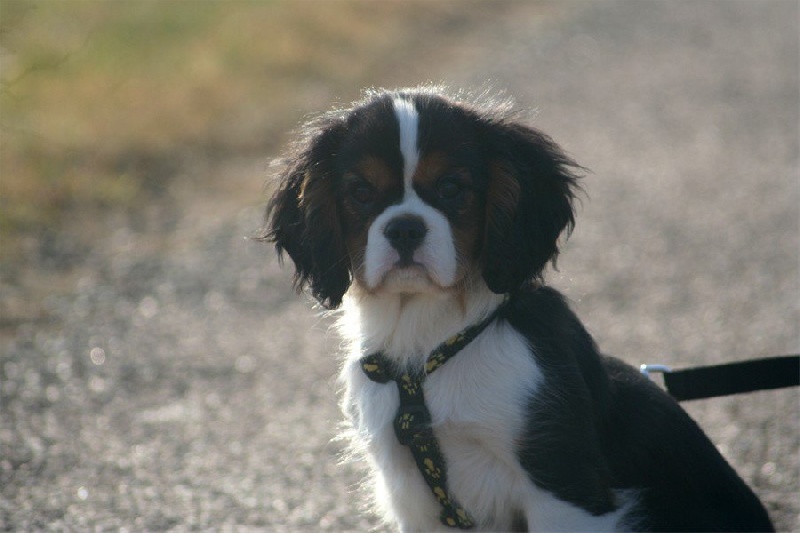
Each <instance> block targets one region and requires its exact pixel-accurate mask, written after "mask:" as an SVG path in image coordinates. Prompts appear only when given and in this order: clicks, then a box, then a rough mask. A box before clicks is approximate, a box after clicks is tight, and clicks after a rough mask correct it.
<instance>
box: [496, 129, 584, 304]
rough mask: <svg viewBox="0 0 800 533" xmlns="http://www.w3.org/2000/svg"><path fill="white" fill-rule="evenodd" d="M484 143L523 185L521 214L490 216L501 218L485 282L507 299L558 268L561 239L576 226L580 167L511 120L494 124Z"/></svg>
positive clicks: (549, 142) (545, 138)
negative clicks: (550, 267) (550, 266)
mask: <svg viewBox="0 0 800 533" xmlns="http://www.w3.org/2000/svg"><path fill="white" fill-rule="evenodd" d="M484 144H485V146H486V147H487V149H488V151H489V153H488V158H489V160H490V161H492V162H493V164H495V165H500V168H501V169H502V170H501V171H502V172H505V173H507V178H509V179H514V180H516V182H517V184H518V186H519V193H518V194H519V201H518V204H517V206H516V209H514V210H513V212H511V213H505V214H504V213H494V214H492V215H490V216H494V217H496V218H494V220H493V224H491V225H489V232H488V234H487V238H486V241H487V242H486V262H485V264H484V271H483V277H484V280H485V281H486V284H487V285H488V286H489V288H490V289H491V290H492V291H493V292H495V293H497V294H504V293H508V292H511V291H513V290H515V289H517V288H518V287H520V286H521V285H522V284H524V283H525V282H527V281H529V280H531V279H535V278H541V275H542V271H543V270H544V268H545V266H546V265H547V263H548V262H550V261H553V262H554V263H555V260H556V258H557V257H558V251H559V250H558V238H559V235H561V232H562V231H564V230H565V229H567V231H568V232H569V231H571V229H572V227H573V226H574V224H575V217H574V212H573V206H572V202H573V199H574V198H575V190H576V189H577V179H578V177H577V175H576V174H575V170H577V169H580V167H579V166H578V165H577V164H575V163H574V162H573V161H572V160H571V159H570V158H569V157H567V156H566V155H565V154H564V153H563V152H562V151H561V149H560V148H559V147H558V146H557V145H556V144H555V143H554V142H553V141H552V140H551V139H550V138H549V137H548V136H547V135H545V134H543V133H541V132H540V131H537V130H535V129H533V128H529V127H526V126H523V125H520V124H517V123H514V122H510V121H505V120H504V121H496V122H492V123H490V124H489V125H488V127H486V131H485V143H484ZM495 178H496V176H495Z"/></svg>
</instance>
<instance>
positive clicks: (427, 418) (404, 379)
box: [361, 306, 502, 529]
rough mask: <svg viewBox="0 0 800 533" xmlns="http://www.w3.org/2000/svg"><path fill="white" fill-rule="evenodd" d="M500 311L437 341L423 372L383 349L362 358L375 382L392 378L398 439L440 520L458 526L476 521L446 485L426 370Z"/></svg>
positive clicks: (451, 353) (439, 363)
mask: <svg viewBox="0 0 800 533" xmlns="http://www.w3.org/2000/svg"><path fill="white" fill-rule="evenodd" d="M501 307H502V306H501ZM499 311H500V307H498V308H497V309H496V310H495V311H494V312H493V313H491V314H490V315H489V316H488V317H487V318H486V319H485V320H483V321H482V322H480V323H479V324H475V325H473V326H470V327H468V328H467V329H465V330H463V331H462V332H461V333H458V334H456V335H454V336H453V337H451V338H449V339H448V340H447V341H445V342H443V343H442V344H440V345H439V347H437V348H436V349H435V350H434V351H433V352H431V354H430V355H429V356H428V358H427V360H426V363H425V369H424V373H423V374H411V373H409V372H408V371H405V370H400V369H398V368H397V367H396V365H395V364H394V363H393V362H392V361H391V360H389V359H388V358H387V357H386V356H385V355H384V354H383V353H382V352H376V353H373V354H370V355H367V356H366V357H363V358H362V359H361V369H362V370H363V371H364V373H365V374H366V375H367V377H368V378H369V379H371V380H372V381H375V382H377V383H388V382H389V381H394V382H395V384H396V385H397V392H398V393H399V397H400V407H399V408H398V410H397V416H396V417H395V419H394V433H395V436H396V437H397V441H398V442H399V443H400V444H402V445H403V446H408V449H409V450H410V451H411V455H412V456H413V458H414V462H415V463H416V465H417V469H418V470H419V472H420V474H422V477H423V479H424V480H425V483H426V484H427V485H428V487H429V488H430V489H431V492H432V493H433V496H434V498H436V501H438V502H439V505H441V506H442V514H441V515H440V517H439V519H440V520H441V522H442V523H443V524H444V525H446V526H450V527H457V528H459V529H470V528H472V527H474V525H475V522H474V521H473V520H472V518H471V517H470V516H469V514H468V513H467V512H466V511H465V510H464V509H463V508H462V507H461V506H459V505H458V503H456V502H455V500H453V498H452V497H451V496H450V493H449V490H448V488H447V467H446V465H445V460H444V456H443V455H442V451H441V448H439V442H438V441H437V440H436V437H435V436H434V434H433V428H432V427H431V413H430V411H428V408H427V407H426V406H425V395H424V392H423V384H424V382H425V377H426V376H427V375H428V374H430V373H432V372H433V371H435V370H436V369H437V368H440V367H441V366H442V365H444V364H445V363H446V362H447V361H448V360H450V358H451V357H453V356H454V355H456V354H457V353H458V352H459V351H461V349H462V348H464V347H465V346H466V345H467V344H469V343H470V342H472V341H473V340H474V339H475V337H477V336H478V335H480V333H481V332H482V331H483V330H484V329H486V327H487V326H488V325H489V324H491V323H492V321H493V320H494V319H495V318H496V317H497V314H498V313H499Z"/></svg>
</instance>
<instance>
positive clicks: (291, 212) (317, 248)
mask: <svg viewBox="0 0 800 533" xmlns="http://www.w3.org/2000/svg"><path fill="white" fill-rule="evenodd" d="M343 129H344V128H343V126H342V124H341V123H337V122H328V123H326V124H324V125H319V126H316V127H315V128H314V130H312V131H311V132H309V133H308V134H307V136H306V140H305V142H304V143H302V145H301V147H300V148H299V149H298V151H297V154H296V155H295V156H293V157H290V158H289V159H288V162H287V165H286V168H285V169H284V170H283V172H282V174H281V176H280V182H279V185H278V189H277V190H276V191H275V193H274V194H273V196H272V199H271V200H270V202H269V205H268V206H267V215H266V219H267V222H266V230H265V231H264V234H263V237H262V238H263V240H267V241H270V242H274V243H275V249H276V250H277V251H278V254H279V255H280V256H282V253H283V252H284V251H285V252H286V253H288V254H289V257H291V259H292V261H293V262H294V265H295V275H294V285H295V288H296V289H297V290H298V291H301V290H302V289H303V288H304V287H306V286H307V287H309V288H310V289H311V294H312V295H313V296H314V297H315V298H316V299H317V300H318V301H319V302H320V304H322V305H323V306H324V307H326V308H328V309H335V308H336V307H338V306H339V305H340V304H341V303H342V297H343V296H344V293H345V292H347V289H348V287H349V286H350V280H351V277H350V259H349V257H348V255H347V250H346V247H345V244H344V239H343V237H342V230H341V226H340V223H339V217H338V212H337V194H336V174H335V171H334V166H333V158H334V156H335V154H336V151H337V147H338V143H339V140H340V138H341V135H342V132H343Z"/></svg>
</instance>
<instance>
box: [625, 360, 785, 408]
mask: <svg viewBox="0 0 800 533" xmlns="http://www.w3.org/2000/svg"><path fill="white" fill-rule="evenodd" d="M640 370H641V372H642V374H644V375H645V376H649V374H651V373H653V372H659V373H663V374H664V386H665V387H666V389H667V392H669V393H670V395H671V396H672V397H673V398H675V399H676V400H678V401H685V400H698V399H702V398H717V397H719V396H729V395H731V394H740V393H744V392H753V391H759V390H772V389H783V388H786V387H796V386H798V385H800V355H786V356H780V357H768V358H764V359H752V360H749V361H737V362H734V363H726V364H721V365H711V366H699V367H694V368H686V369H683V370H672V369H670V368H668V367H665V366H663V365H642V366H641V367H640Z"/></svg>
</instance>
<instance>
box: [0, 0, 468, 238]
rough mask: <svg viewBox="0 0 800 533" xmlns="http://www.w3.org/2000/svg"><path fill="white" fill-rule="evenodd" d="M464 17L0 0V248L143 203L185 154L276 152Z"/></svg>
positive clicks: (353, 5)
mask: <svg viewBox="0 0 800 533" xmlns="http://www.w3.org/2000/svg"><path fill="white" fill-rule="evenodd" d="M422 6H424V14H425V16H424V17H423V16H422V14H421V9H420V8H421V7H422ZM462 6H463V4H460V3H455V4H454V3H444V2H426V3H424V4H421V3H414V2H377V1H376V2H343V1H315V2H312V1H295V2H288V1H281V2H277V1H273V2H267V1H244V0H239V1H230V2H222V1H210V0H196V1H190V0H185V1H171V2H168V1H163V2H145V1H135V0H126V1H122V0H120V1H110V0H108V1H99V0H92V1H85V0H70V1H65V2H60V1H55V0H45V1H33V0H0V239H2V240H3V242H4V246H5V247H6V248H8V246H9V243H13V242H14V240H15V239H16V238H17V237H19V236H20V235H25V234H35V233H36V232H38V231H40V229H41V228H42V227H44V226H46V225H52V224H58V223H59V222H61V221H64V220H67V219H68V218H69V216H70V214H71V213H75V212H76V211H78V210H81V211H85V210H87V209H114V208H129V207H131V206H136V205H137V204H139V203H141V202H142V201H143V199H144V198H146V196H147V194H149V193H148V191H151V190H152V189H153V187H152V186H151V185H152V181H153V180H158V179H169V175H170V172H169V169H171V168H174V166H175V161H176V160H177V158H179V155H180V154H181V153H186V152H187V151H189V152H192V151H195V152H197V153H201V152H203V153H207V152H209V151H214V153H221V154H224V153H226V152H230V153H247V152H250V153H253V154H258V153H260V154H262V155H266V153H267V150H268V148H269V147H270V145H271V144H274V143H276V142H277V141H278V140H279V139H280V134H281V132H284V131H286V130H287V129H290V128H291V127H292V126H293V124H294V122H295V121H296V118H297V115H298V112H299V111H301V110H305V109H307V106H308V101H309V100H312V99H316V100H321V101H324V102H325V103H326V105H327V103H328V102H330V101H331V100H336V99H338V98H339V97H341V96H342V94H349V95H352V94H355V93H354V88H355V87H360V86H363V85H371V84H372V82H371V79H373V78H372V75H373V74H374V73H375V71H376V69H378V68H380V67H381V64H382V59H383V58H385V57H386V56H387V55H389V54H392V53H395V52H396V50H398V49H399V48H402V47H403V46H413V45H414V43H416V42H418V40H419V39H418V37H419V36H418V33H419V31H420V30H419V28H420V27H422V26H421V24H422V23H421V22H420V20H432V19H434V20H435V19H437V17H438V19H439V20H447V19H448V18H452V17H456V18H457V17H458V16H460V15H459V14H458V13H459V12H460V11H463V7H462Z"/></svg>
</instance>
